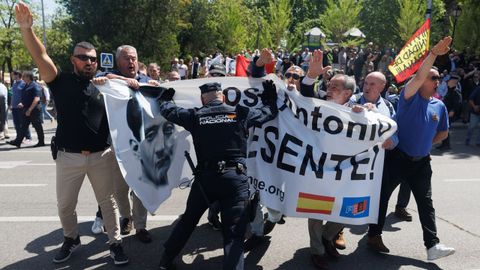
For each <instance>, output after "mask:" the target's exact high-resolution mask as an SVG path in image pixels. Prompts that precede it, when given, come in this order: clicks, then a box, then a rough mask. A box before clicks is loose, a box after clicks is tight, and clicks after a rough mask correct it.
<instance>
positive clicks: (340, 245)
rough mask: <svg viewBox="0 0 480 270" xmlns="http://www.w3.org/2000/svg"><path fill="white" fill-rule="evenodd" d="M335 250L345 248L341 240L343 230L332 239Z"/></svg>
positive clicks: (342, 239) (343, 241)
mask: <svg viewBox="0 0 480 270" xmlns="http://www.w3.org/2000/svg"><path fill="white" fill-rule="evenodd" d="M334 243H335V248H336V249H341V250H344V249H345V248H346V246H345V239H344V238H343V229H342V230H341V231H339V232H338V233H337V235H336V236H335V238H334Z"/></svg>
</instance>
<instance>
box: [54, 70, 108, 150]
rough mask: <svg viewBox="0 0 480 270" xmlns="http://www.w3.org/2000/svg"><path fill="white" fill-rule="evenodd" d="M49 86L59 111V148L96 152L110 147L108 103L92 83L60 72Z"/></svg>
mask: <svg viewBox="0 0 480 270" xmlns="http://www.w3.org/2000/svg"><path fill="white" fill-rule="evenodd" d="M48 87H49V88H50V90H51V91H52V97H53V100H54V101H55V106H56V109H57V121H58V126H57V131H56V133H55V136H56V138H57V139H56V140H57V141H56V142H57V144H58V146H59V147H62V148H67V149H71V150H76V151H81V150H88V151H95V152H96V151H101V150H103V149H105V148H107V147H108V146H109V144H108V142H107V140H108V135H109V129H108V121H107V114H106V112H105V104H104V102H103V96H102V95H101V94H100V92H99V91H98V90H97V89H96V88H95V87H94V86H93V85H91V83H90V80H88V79H85V78H81V77H79V76H77V75H76V74H74V73H65V72H60V73H59V74H58V75H57V77H56V78H55V79H54V80H53V81H52V82H50V83H48Z"/></svg>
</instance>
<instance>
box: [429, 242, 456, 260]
mask: <svg viewBox="0 0 480 270" xmlns="http://www.w3.org/2000/svg"><path fill="white" fill-rule="evenodd" d="M453 253H455V249H454V248H452V247H447V246H445V245H443V244H436V245H435V246H433V247H431V248H429V249H428V250H427V260H429V261H433V260H436V259H440V258H442V257H446V256H448V255H452V254H453Z"/></svg>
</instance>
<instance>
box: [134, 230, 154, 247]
mask: <svg viewBox="0 0 480 270" xmlns="http://www.w3.org/2000/svg"><path fill="white" fill-rule="evenodd" d="M135 235H136V236H137V238H138V240H140V242H142V243H145V244H147V243H150V242H152V236H151V235H150V233H149V232H148V231H147V230H145V229H140V230H137V233H136V234H135Z"/></svg>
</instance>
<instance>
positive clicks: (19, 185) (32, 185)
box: [0, 184, 47, 187]
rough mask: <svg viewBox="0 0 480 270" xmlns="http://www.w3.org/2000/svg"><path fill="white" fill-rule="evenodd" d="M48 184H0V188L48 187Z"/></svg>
mask: <svg viewBox="0 0 480 270" xmlns="http://www.w3.org/2000/svg"><path fill="white" fill-rule="evenodd" d="M46 186H47V184H0V187H46Z"/></svg>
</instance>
